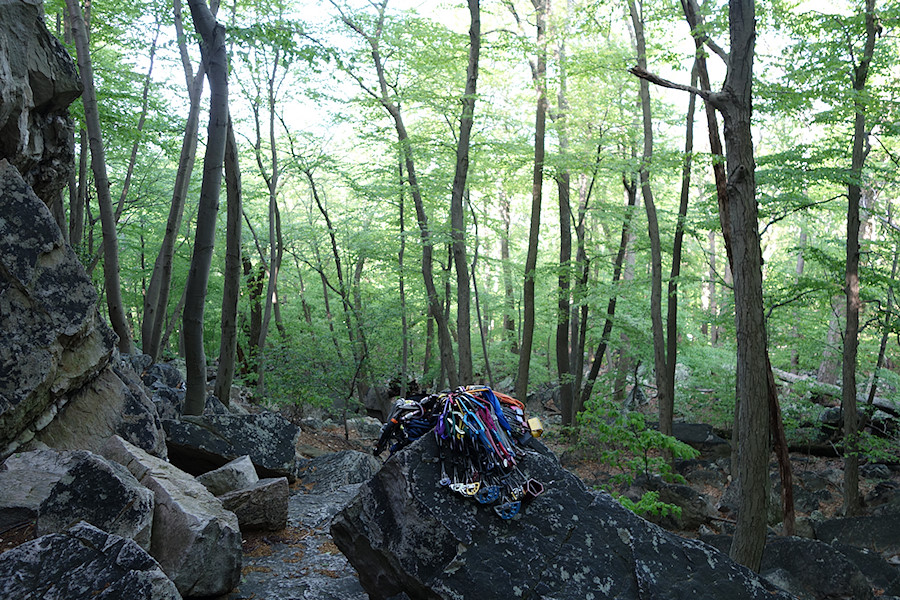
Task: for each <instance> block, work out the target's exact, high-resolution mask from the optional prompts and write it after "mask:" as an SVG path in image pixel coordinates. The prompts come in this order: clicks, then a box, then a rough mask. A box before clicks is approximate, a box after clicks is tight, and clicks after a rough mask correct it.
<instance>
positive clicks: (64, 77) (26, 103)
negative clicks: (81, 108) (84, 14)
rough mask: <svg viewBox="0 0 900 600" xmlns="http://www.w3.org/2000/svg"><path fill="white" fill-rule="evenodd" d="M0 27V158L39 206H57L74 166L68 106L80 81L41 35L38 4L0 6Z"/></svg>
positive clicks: (25, 0)
mask: <svg viewBox="0 0 900 600" xmlns="http://www.w3.org/2000/svg"><path fill="white" fill-rule="evenodd" d="M0 23H3V24H4V26H2V27H0V55H2V56H3V57H4V59H3V61H0V158H5V159H8V160H9V161H10V162H11V163H12V164H13V166H15V167H16V168H17V169H18V171H19V172H20V173H21V174H22V175H23V176H24V178H25V181H26V183H27V184H28V185H29V186H31V188H32V189H33V190H34V192H35V193H36V194H37V196H38V197H39V198H40V199H41V200H43V201H44V203H46V204H47V205H48V206H49V207H51V208H60V192H61V190H62V189H63V187H65V185H66V184H67V183H68V177H69V174H70V173H71V172H72V169H74V165H75V155H74V142H73V139H72V132H73V125H72V121H71V119H70V118H69V113H68V107H69V104H71V103H72V101H74V100H75V99H76V98H77V97H78V96H80V95H81V92H82V85H81V78H80V77H79V76H78V72H77V71H76V69H75V64H74V63H73V61H72V58H71V57H70V56H69V54H68V52H66V50H65V48H63V46H62V44H60V43H59V41H58V40H57V39H56V38H54V37H53V36H52V35H50V32H49V31H47V27H46V26H45V25H44V7H43V2H41V1H40V0H22V1H20V2H0ZM27 215H28V213H25V214H23V215H22V216H23V217H26V216H27Z"/></svg>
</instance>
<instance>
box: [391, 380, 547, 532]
mask: <svg viewBox="0 0 900 600" xmlns="http://www.w3.org/2000/svg"><path fill="white" fill-rule="evenodd" d="M535 427H536V428H537V429H536V430H535ZM429 431H433V432H434V436H435V440H436V442H437V446H438V456H437V462H438V463H439V464H440V469H441V471H440V473H441V475H440V479H439V480H438V485H439V486H441V487H446V488H448V489H449V490H450V491H452V492H455V493H457V494H459V495H461V496H462V497H464V498H470V499H474V500H475V502H477V503H478V504H482V505H492V506H493V510H494V512H495V513H496V514H497V516H499V517H500V518H501V519H504V520H510V519H516V518H518V517H519V516H520V515H521V513H522V503H523V501H529V500H531V499H533V498H536V497H537V496H539V495H541V494H542V493H543V492H544V486H543V484H541V483H540V482H539V481H537V480H536V479H532V478H530V477H528V476H527V475H526V474H525V473H523V472H522V470H521V468H520V463H521V462H522V458H523V457H524V456H525V452H526V451H525V449H524V448H523V445H524V443H525V442H526V441H527V440H528V438H530V437H532V436H534V437H537V436H539V435H540V434H541V433H543V431H542V426H541V424H540V421H539V420H537V419H536V418H532V419H528V420H526V418H525V406H524V405H523V404H522V403H521V402H520V401H519V400H516V399H515V398H512V397H511V396H507V395H506V394H501V393H499V392H495V391H494V390H492V389H491V388H489V387H487V386H473V385H470V386H466V387H458V388H456V389H455V390H453V391H444V392H441V393H439V394H431V395H428V396H417V397H412V398H400V399H398V400H397V401H396V402H395V403H394V406H393V409H392V410H391V413H390V415H389V417H388V420H387V422H386V423H385V424H384V425H383V426H382V428H381V435H380V437H379V439H378V443H377V444H376V445H375V450H374V453H375V455H376V456H377V455H379V454H381V453H382V452H384V450H385V449H386V448H387V446H388V444H389V443H390V442H391V440H395V443H394V444H392V445H391V447H390V452H391V454H394V453H395V452H397V451H399V450H400V449H402V448H404V447H405V446H407V445H409V444H411V443H412V442H414V441H415V440H417V439H419V438H420V437H422V436H423V435H425V434H427V433H428V432H429Z"/></svg>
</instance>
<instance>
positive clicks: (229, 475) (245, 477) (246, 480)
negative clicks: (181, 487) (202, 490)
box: [197, 455, 259, 496]
mask: <svg viewBox="0 0 900 600" xmlns="http://www.w3.org/2000/svg"><path fill="white" fill-rule="evenodd" d="M197 481H199V482H200V483H202V484H203V485H204V487H206V489H208V490H209V491H210V492H212V495H213V496H221V495H222V494H227V493H228V492H233V491H235V490H240V489H242V488H246V487H250V486H251V485H254V484H255V483H256V482H257V481H259V475H257V474H256V467H254V466H253V461H252V460H250V457H249V456H246V455H245V456H241V457H240V458H236V459H234V460H233V461H231V462H230V463H228V464H225V465H222V466H221V467H219V468H218V469H215V470H213V471H210V472H209V473H204V474H202V475H198V476H197Z"/></svg>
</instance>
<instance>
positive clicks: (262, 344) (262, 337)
mask: <svg viewBox="0 0 900 600" xmlns="http://www.w3.org/2000/svg"><path fill="white" fill-rule="evenodd" d="M280 58H281V53H280V50H278V49H276V50H275V60H273V61H272V63H273V66H272V73H271V74H270V75H269V77H268V80H267V84H268V85H267V89H266V92H267V95H268V106H267V108H268V110H269V152H270V156H269V160H270V165H269V166H270V171H269V173H268V175H266V170H265V168H264V167H263V162H262V151H261V147H262V131H261V128H260V123H259V106H258V105H255V106H254V109H253V113H254V116H255V117H256V121H255V122H256V162H257V164H258V165H259V172H260V174H261V175H262V176H263V179H265V181H266V187H267V188H268V190H269V281H268V284H267V286H266V299H265V304H264V306H265V308H264V310H263V320H262V328H261V329H260V331H259V341H258V342H257V344H256V347H257V348H258V350H259V355H258V356H259V371H258V372H257V378H256V394H257V396H263V395H264V394H265V393H266V384H265V381H266V337H267V336H268V335H269V322H270V320H271V319H272V304H273V303H274V301H275V287H276V285H277V283H278V269H279V268H280V267H281V265H280V264H279V261H278V245H277V243H276V241H277V239H278V236H277V231H276V223H275V220H276V215H277V213H278V180H279V176H280V172H279V166H278V147H277V146H276V145H275V78H276V75H277V70H278V65H279V63H280Z"/></svg>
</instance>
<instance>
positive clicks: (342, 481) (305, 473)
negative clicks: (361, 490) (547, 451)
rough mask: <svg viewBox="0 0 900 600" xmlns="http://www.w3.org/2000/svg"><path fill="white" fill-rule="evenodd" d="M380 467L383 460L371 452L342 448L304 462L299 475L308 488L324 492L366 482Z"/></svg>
mask: <svg viewBox="0 0 900 600" xmlns="http://www.w3.org/2000/svg"><path fill="white" fill-rule="evenodd" d="M380 468H381V461H380V460H378V459H377V458H375V457H374V456H372V455H371V454H366V453H365V452H357V451H356V450H342V451H340V452H333V453H329V454H324V455H322V456H319V457H317V458H314V459H312V460H310V461H308V462H306V463H304V465H303V466H302V467H300V470H299V476H300V479H301V480H302V481H303V484H304V485H306V486H307V487H308V488H310V489H314V490H315V491H316V493H322V492H331V491H334V490H336V489H338V488H340V487H343V486H345V485H349V484H353V483H364V482H366V481H368V480H369V479H371V478H372V475H374V474H375V473H376V472H377V471H378V469H380Z"/></svg>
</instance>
